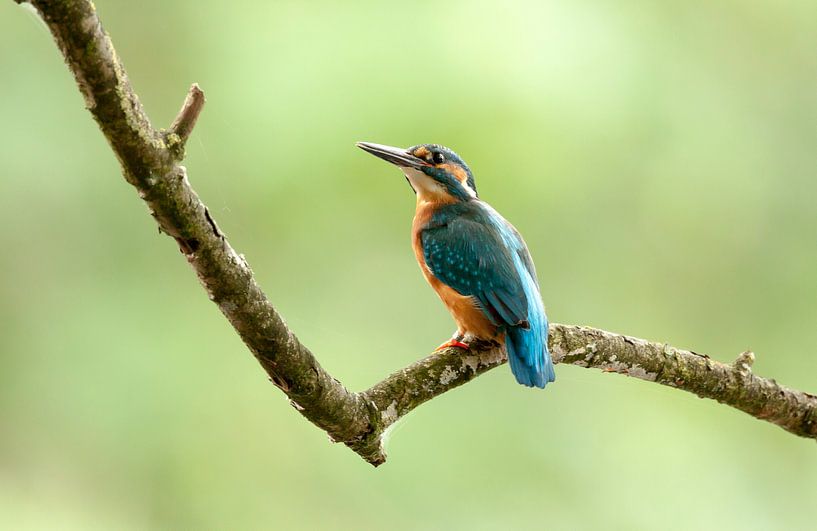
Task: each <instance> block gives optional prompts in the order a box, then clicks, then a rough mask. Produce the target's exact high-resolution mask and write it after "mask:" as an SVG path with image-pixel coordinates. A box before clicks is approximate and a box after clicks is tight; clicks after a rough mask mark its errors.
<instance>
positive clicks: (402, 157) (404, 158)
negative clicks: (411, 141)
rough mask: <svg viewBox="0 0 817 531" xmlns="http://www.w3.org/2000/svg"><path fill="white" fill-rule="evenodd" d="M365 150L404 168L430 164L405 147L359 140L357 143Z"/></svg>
mask: <svg viewBox="0 0 817 531" xmlns="http://www.w3.org/2000/svg"><path fill="white" fill-rule="evenodd" d="M355 145H356V146H357V147H359V148H360V149H362V150H363V151H367V152H369V153H371V154H372V155H374V156H375V157H380V158H381V159H383V160H385V161H387V162H391V163H392V164H394V165H396V166H400V167H403V168H420V167H421V166H428V163H427V162H426V161H424V160H423V159H421V158H419V157H415V156H414V155H412V154H411V153H409V152H408V151H406V150H405V149H403V148H398V147H392V146H384V145H382V144H372V143H371V142H358V143H357V144H355Z"/></svg>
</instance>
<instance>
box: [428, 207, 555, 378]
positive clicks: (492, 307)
mask: <svg viewBox="0 0 817 531" xmlns="http://www.w3.org/2000/svg"><path fill="white" fill-rule="evenodd" d="M421 238H422V244H423V252H424V255H425V261H426V264H427V265H428V267H429V269H430V270H431V271H432V273H433V274H434V275H435V276H436V277H437V278H438V279H440V280H441V281H442V282H444V283H445V284H446V285H448V286H450V287H451V288H453V289H455V290H456V291H457V292H459V293H461V294H462V295H466V296H470V297H473V298H474V299H475V300H476V301H477V303H478V304H479V306H480V308H481V309H482V311H483V312H484V314H485V316H486V317H487V318H488V319H489V320H490V321H491V322H492V323H493V324H494V325H496V326H498V327H499V328H500V329H501V330H503V331H504V332H505V347H506V350H507V352H508V362H509V363H510V366H511V370H512V371H513V374H514V376H515V377H516V380H517V381H518V382H519V383H521V384H523V385H527V386H531V387H532V386H536V387H545V385H546V384H547V383H548V382H552V381H554V379H555V373H554V371H553V363H552V361H551V359H550V353H549V352H548V348H547V329H548V323H547V317H546V316H545V310H544V307H543V305H542V299H541V297H540V295H539V286H538V282H537V281H536V271H535V269H534V267H533V261H532V260H531V258H530V253H529V252H528V249H527V246H526V245H525V242H524V241H523V240H522V237H521V236H520V235H519V233H518V232H517V231H516V229H514V227H513V226H512V225H511V224H510V223H508V222H507V221H506V220H505V219H504V218H503V217H502V216H500V215H499V214H498V213H497V212H496V211H495V210H494V209H492V208H491V207H490V206H488V205H487V204H486V203H484V202H482V201H479V200H474V201H468V202H459V203H452V204H449V205H445V206H442V207H440V208H439V209H438V210H437V211H436V212H435V214H434V215H433V216H432V217H431V219H430V221H429V223H428V224H427V225H426V226H425V227H424V228H423V230H422V233H421Z"/></svg>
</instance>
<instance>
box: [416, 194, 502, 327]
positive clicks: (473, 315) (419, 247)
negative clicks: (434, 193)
mask: <svg viewBox="0 0 817 531" xmlns="http://www.w3.org/2000/svg"><path fill="white" fill-rule="evenodd" d="M436 206H438V205H435V204H434V203H428V202H424V201H423V202H421V201H418V202H417V211H416V212H415V214H414V222H413V223H412V227H411V245H412V247H413V248H414V256H415V257H416V258H417V262H418V263H419V264H420V269H421V270H422V272H423V276H424V277H425V279H426V282H428V283H429V284H430V285H431V287H432V288H434V291H436V292H437V295H438V296H439V297H440V299H441V300H442V301H443V304H445V306H446V308H448V311H449V312H450V313H451V316H452V317H453V318H454V321H456V323H457V327H458V332H459V333H460V334H463V335H464V334H472V335H474V336H476V337H480V338H483V339H491V338H494V337H496V335H497V333H496V332H497V331H496V326H494V325H493V324H491V322H490V321H489V320H488V318H487V317H486V316H485V314H484V313H482V310H480V309H479V307H478V306H477V305H476V303H475V301H474V299H472V298H471V297H466V296H464V295H462V294H460V293H457V291H456V290H454V289H453V288H451V287H449V286H447V285H446V284H444V283H443V282H442V281H440V280H439V279H438V278H437V277H435V276H434V274H433V273H432V272H431V270H430V269H429V268H428V265H427V264H426V259H425V255H424V253H423V242H422V241H421V240H420V233H421V231H422V229H423V227H424V226H425V225H426V224H427V223H428V221H429V220H430V219H431V216H432V215H433V213H434V210H435V207H436Z"/></svg>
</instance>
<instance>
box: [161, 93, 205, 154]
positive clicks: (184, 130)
mask: <svg viewBox="0 0 817 531" xmlns="http://www.w3.org/2000/svg"><path fill="white" fill-rule="evenodd" d="M204 102H205V99H204V92H202V90H201V88H199V84H198V83H193V84H192V85H191V86H190V90H189V91H188V92H187V96H186V97H185V98H184V103H183V104H182V108H181V110H179V114H178V115H177V116H176V119H175V120H173V124H171V126H170V128H169V129H168V138H169V139H171V138H172V140H169V142H168V144H169V145H168V148H171V147H172V146H171V143H172V144H175V145H178V146H179V148H184V145H185V143H187V139H188V138H189V137H190V133H192V132H193V128H194V127H195V126H196V120H198V119H199V114H200V113H201V110H202V109H203V108H204ZM172 135H176V138H173V137H172Z"/></svg>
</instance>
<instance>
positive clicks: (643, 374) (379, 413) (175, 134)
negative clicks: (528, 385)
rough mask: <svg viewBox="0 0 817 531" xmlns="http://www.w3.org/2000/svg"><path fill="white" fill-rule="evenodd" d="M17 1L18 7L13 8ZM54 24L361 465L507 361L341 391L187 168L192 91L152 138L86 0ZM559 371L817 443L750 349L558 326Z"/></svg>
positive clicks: (84, 87) (84, 77) (457, 365)
mask: <svg viewBox="0 0 817 531" xmlns="http://www.w3.org/2000/svg"><path fill="white" fill-rule="evenodd" d="M15 1H17V2H18V3H20V0H15ZM31 3H32V4H33V5H34V6H35V7H36V9H37V10H38V12H39V13H40V15H41V17H42V18H43V20H44V21H45V22H46V24H47V25H48V27H49V28H50V30H51V32H52V34H53V35H54V38H55V40H56V42H57V45H58V46H59V48H60V50H61V51H62V53H63V55H64V57H65V60H66V62H67V64H68V66H69V68H70V69H71V71H72V72H73V74H74V77H75V78H76V81H77V84H78V86H79V89H80V91H81V92H82V94H83V96H84V97H85V102H86V106H87V108H88V110H89V111H90V112H91V114H92V115H93V116H94V118H95V119H96V121H97V123H98V124H99V127H100V129H101V130H102V132H103V134H104V135H105V137H106V138H107V139H108V142H109V143H110V145H111V148H112V149H113V151H114V153H115V154H116V156H117V158H118V159H119V161H120V163H121V164H122V170H123V173H124V176H125V179H126V180H127V181H128V182H129V183H130V184H132V185H133V186H134V187H135V188H136V189H137V191H138V193H139V196H140V197H141V198H142V199H143V200H144V201H145V203H147V205H148V208H149V210H150V212H151V214H152V215H153V217H154V218H155V219H156V221H157V223H158V224H159V228H160V230H161V231H162V232H164V233H165V234H168V235H170V236H171V237H173V238H174V239H175V240H176V242H177V243H178V246H179V249H181V251H182V253H183V254H184V256H185V257H186V258H187V261H188V262H189V263H190V265H191V266H192V267H193V269H194V270H195V271H196V274H197V275H198V278H199V280H200V282H201V284H202V286H204V288H205V290H206V291H207V294H208V295H209V297H210V299H211V300H212V301H213V302H215V303H216V305H218V307H219V309H220V310H221V312H222V313H223V314H224V315H225V316H226V317H227V319H228V320H229V321H230V323H231V324H232V325H233V327H234V328H235V329H236V331H237V332H238V333H239V335H240V336H241V338H242V339H243V340H244V343H245V344H246V345H247V346H248V347H249V349H250V351H252V353H253V354H254V355H255V357H256V358H257V359H258V361H259V362H260V363H261V365H262V367H263V368H264V370H265V371H266V372H267V374H268V375H269V378H270V380H271V381H272V382H273V383H274V384H275V385H276V386H278V387H279V388H280V389H281V390H282V391H283V392H284V393H286V395H287V396H288V397H289V398H290V400H291V403H292V405H293V406H295V408H296V409H297V410H298V411H300V413H301V414H302V415H304V416H305V417H306V418H307V419H309V420H310V421H311V422H313V423H314V424H315V425H316V426H318V427H320V428H321V429H323V430H325V431H326V432H327V433H328V434H329V436H330V437H331V438H332V440H334V441H338V442H343V443H344V444H346V445H347V446H349V447H350V448H351V449H352V450H354V451H355V452H357V453H358V454H360V455H361V456H362V457H363V458H364V459H365V460H366V461H368V462H370V463H372V464H374V465H378V464H380V463H382V462H383V461H384V460H385V454H384V453H383V449H382V446H381V444H380V440H381V436H382V434H383V432H384V430H385V429H386V428H388V427H389V426H390V425H391V424H393V423H394V422H395V421H396V420H397V419H399V418H400V417H401V416H403V415H405V414H407V413H408V412H410V411H411V410H412V409H414V408H415V407H417V406H418V405H420V404H422V403H423V402H425V401H427V400H430V399H432V398H434V397H435V396H438V395H440V394H442V393H444V392H446V391H448V390H450V389H453V388H454V387H457V386H460V385H462V384H464V383H466V382H468V381H470V380H472V379H473V378H475V377H476V376H479V375H480V374H482V373H484V372H486V371H488V370H490V369H492V368H494V367H496V366H498V365H501V364H503V363H505V357H504V354H503V352H501V351H500V350H498V349H486V350H478V351H472V352H467V353H463V352H462V351H460V350H458V349H446V350H443V351H440V352H435V353H433V354H431V355H430V356H428V357H426V358H424V359H422V360H420V361H418V362H416V363H414V364H412V365H410V366H408V367H406V368H405V369H402V370H401V371H398V372H396V373H394V374H392V375H391V376H389V377H388V378H386V379H385V380H383V381H382V382H380V383H378V384H376V385H375V386H373V387H372V388H371V389H369V390H367V391H364V392H362V393H355V392H350V391H348V390H346V389H345V388H344V387H343V385H341V384H340V382H338V381H337V380H336V379H334V378H333V377H332V376H331V375H329V374H328V373H327V372H326V371H325V370H324V369H323V368H322V367H321V366H320V364H319V363H318V361H317V360H316V359H315V357H314V356H313V355H312V353H311V352H310V351H309V350H308V349H307V348H306V347H305V346H303V345H302V344H301V343H300V342H299V341H298V339H297V338H296V337H295V335H294V334H293V333H292V332H291V331H290V330H289V329H288V328H287V326H286V324H285V323H284V321H283V319H282V318H281V316H280V315H279V314H278V312H277V311H276V310H275V308H274V307H273V306H272V304H271V303H270V301H269V300H268V299H267V297H266V295H264V293H263V292H262V291H261V289H260V288H259V287H258V284H257V283H256V282H255V279H254V278H253V273H252V270H251V269H250V267H249V265H248V264H247V262H246V260H244V258H243V256H241V255H239V254H238V253H236V252H235V250H234V249H233V248H232V247H231V246H230V244H229V243H228V242H227V239H226V238H225V236H224V234H223V233H222V232H221V231H220V230H219V228H218V226H217V225H216V223H215V220H214V219H213V217H212V216H211V215H210V213H209V211H208V210H207V207H206V206H205V205H204V204H203V203H202V202H201V200H200V199H199V197H198V196H197V195H196V193H195V192H194V191H193V189H192V188H191V187H190V183H189V181H188V179H187V172H186V170H185V168H184V166H182V165H181V164H180V163H181V160H182V159H183V157H184V144H185V142H186V140H187V138H188V137H189V135H190V133H191V131H192V129H193V126H194V125H195V122H196V118H197V117H198V115H199V112H200V111H201V109H202V106H203V104H204V95H203V93H202V92H201V90H200V89H199V88H198V86H197V85H193V87H191V89H190V92H189V94H188V96H187V98H186V100H185V103H184V105H183V106H182V110H181V111H180V113H179V116H178V117H177V119H176V120H175V121H174V122H173V124H172V125H171V127H170V128H169V129H168V130H156V129H154V128H153V126H152V125H151V123H150V121H149V120H148V117H147V115H146V114H145V112H144V110H143V109H142V106H141V103H140V102H139V98H138V97H137V96H136V94H135V93H134V92H133V89H132V87H131V86H130V83H129V82H128V78H127V75H126V73H125V69H124V67H123V66H122V63H121V62H120V61H119V58H118V57H117V55H116V52H115V51H114V48H113V45H112V43H111V40H110V38H109V37H108V35H107V34H106V33H105V32H104V30H103V29H102V26H101V25H100V22H99V19H98V17H97V15H96V12H95V9H94V6H93V4H92V3H91V2H90V1H89V0H62V1H55V0H33V1H32V2H31ZM549 340H550V347H551V351H552V352H553V354H554V359H555V361H556V362H557V363H570V364H573V365H579V366H582V367H595V368H600V369H603V370H605V371H611V372H618V373H622V374H626V375H629V376H634V377H637V378H641V379H644V380H650V381H655V382H658V383H661V384H663V385H668V386H672V387H676V388H679V389H684V390H686V391H689V392H692V393H695V394H697V395H698V396H701V397H706V398H712V399H715V400H718V401H719V402H722V403H724V404H728V405H730V406H732V407H735V408H737V409H740V410H742V411H745V412H747V413H749V414H750V415H753V416H754V417H756V418H759V419H763V420H767V421H769V422H772V423H774V424H777V425H779V426H781V427H782V428H784V429H786V430H788V431H790V432H791V433H794V434H796V435H800V436H803V437H810V438H815V439H817V397H815V396H813V395H810V394H808V393H803V392H799V391H794V390H791V389H786V388H784V387H782V386H780V385H778V384H777V383H776V382H774V381H772V380H767V379H764V378H760V377H757V376H755V375H753V374H752V373H751V362H752V360H753V355H752V354H751V353H744V354H742V355H741V356H740V357H739V358H738V360H737V362H736V363H735V364H733V365H725V364H723V363H719V362H716V361H713V360H711V359H710V358H709V357H707V356H703V355H700V354H695V353H692V352H688V351H684V350H679V349H676V348H673V347H670V346H668V345H663V344H660V343H650V342H647V341H644V340H640V339H634V338H630V337H627V336H622V335H617V334H611V333H609V332H604V331H602V330H596V329H593V328H586V327H578V326H567V325H551V329H550V339H549Z"/></svg>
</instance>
